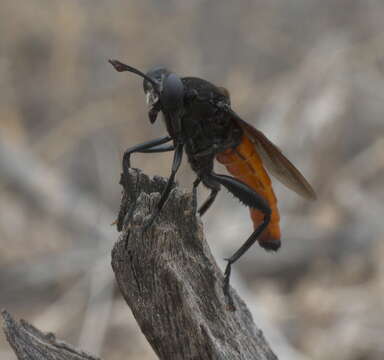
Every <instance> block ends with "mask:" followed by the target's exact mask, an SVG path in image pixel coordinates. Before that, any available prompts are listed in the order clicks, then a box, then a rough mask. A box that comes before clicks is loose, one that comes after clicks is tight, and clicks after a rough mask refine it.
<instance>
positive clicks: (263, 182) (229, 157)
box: [216, 135, 280, 250]
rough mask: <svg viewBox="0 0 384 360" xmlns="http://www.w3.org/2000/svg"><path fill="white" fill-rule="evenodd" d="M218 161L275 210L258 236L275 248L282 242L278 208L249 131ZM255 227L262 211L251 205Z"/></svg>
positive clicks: (269, 246)
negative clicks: (248, 135) (249, 136)
mask: <svg viewBox="0 0 384 360" xmlns="http://www.w3.org/2000/svg"><path fill="white" fill-rule="evenodd" d="M216 159H217V161H219V162H220V163H222V164H223V165H225V167H226V168H227V170H228V171H229V173H231V174H232V175H233V176H234V177H235V178H236V179H238V180H241V181H242V182H244V183H246V184H247V185H248V186H250V187H251V188H252V189H253V190H255V191H256V192H257V193H258V194H259V195H261V196H262V197H263V198H264V199H265V200H266V201H267V202H268V204H269V206H270V208H271V210H272V213H271V221H270V223H269V225H268V227H267V228H266V229H265V230H264V231H263V233H262V234H261V235H260V236H259V239H258V241H259V244H260V245H261V246H263V247H265V248H267V249H275V250H276V248H278V247H279V244H280V226H279V220H280V215H279V209H278V208H277V199H276V196H275V193H274V192H273V188H272V184H271V179H270V178H269V176H268V174H267V172H266V171H265V169H264V166H263V163H262V161H261V158H260V156H259V155H258V154H257V152H256V151H255V148H254V145H253V144H252V142H251V141H250V140H249V138H248V137H247V136H246V135H243V139H242V141H241V143H240V144H239V145H238V146H237V147H236V148H235V149H228V150H225V151H223V152H222V153H219V154H217V155H216ZM250 213H251V218H252V221H253V225H254V228H255V229H256V228H257V227H258V226H259V225H260V224H261V222H262V221H263V218H264V215H263V213H262V212H261V211H259V210H256V209H250Z"/></svg>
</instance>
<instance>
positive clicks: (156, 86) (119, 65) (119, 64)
mask: <svg viewBox="0 0 384 360" xmlns="http://www.w3.org/2000/svg"><path fill="white" fill-rule="evenodd" d="M108 62H109V63H110V64H111V65H112V66H113V67H114V68H115V70H116V71H118V72H123V71H129V72H131V73H134V74H136V75H139V76H141V77H142V78H144V79H145V80H147V81H148V82H150V83H151V85H152V86H153V89H154V90H155V92H156V93H157V95H160V90H159V84H158V83H157V82H156V81H155V80H153V79H152V78H151V77H149V76H148V75H145V74H144V73H143V72H141V71H140V70H138V69H136V68H134V67H132V66H129V65H127V64H124V63H122V62H120V61H119V60H113V59H110V60H108Z"/></svg>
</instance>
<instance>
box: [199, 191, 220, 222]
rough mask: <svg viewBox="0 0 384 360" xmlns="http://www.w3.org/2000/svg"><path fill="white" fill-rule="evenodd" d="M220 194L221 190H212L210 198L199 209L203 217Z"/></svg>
mask: <svg viewBox="0 0 384 360" xmlns="http://www.w3.org/2000/svg"><path fill="white" fill-rule="evenodd" d="M218 192H219V189H212V190H211V193H210V194H209V196H208V199H207V200H205V201H204V203H203V204H202V205H201V206H200V208H199V215H200V216H203V215H204V214H205V212H206V211H207V210H208V209H209V208H210V207H211V205H212V204H213V202H214V201H215V199H216V196H217V194H218Z"/></svg>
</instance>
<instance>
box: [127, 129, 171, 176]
mask: <svg viewBox="0 0 384 360" xmlns="http://www.w3.org/2000/svg"><path fill="white" fill-rule="evenodd" d="M171 140H172V138H171V137H170V136H164V137H161V138H158V139H154V140H150V141H146V142H144V143H141V144H138V145H135V146H132V147H130V148H128V149H127V150H125V152H124V156H123V173H124V174H125V175H127V174H128V169H129V168H130V167H131V155H132V154H133V153H136V152H139V153H140V152H157V151H155V150H154V149H155V147H156V146H159V145H162V144H165V143H167V142H168V141H171ZM150 150H152V151H150ZM171 150H173V149H171ZM162 151H169V150H160V151H158V152H162Z"/></svg>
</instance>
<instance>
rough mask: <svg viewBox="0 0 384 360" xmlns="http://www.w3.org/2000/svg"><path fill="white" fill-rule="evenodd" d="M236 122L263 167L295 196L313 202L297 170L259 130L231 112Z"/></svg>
mask: <svg viewBox="0 0 384 360" xmlns="http://www.w3.org/2000/svg"><path fill="white" fill-rule="evenodd" d="M231 113H232V114H233V115H234V118H235V120H236V122H237V123H238V124H239V125H240V127H241V128H242V129H243V130H244V132H245V134H246V135H247V137H248V138H249V139H250V141H251V142H252V143H253V144H254V147H255V149H256V151H257V152H258V154H259V155H260V156H261V159H262V160H263V164H264V165H265V167H266V168H267V169H268V170H269V171H270V172H271V174H272V175H273V176H274V177H276V179H278V180H279V181H280V182H281V183H282V184H284V185H285V186H287V187H288V188H289V189H291V190H293V191H294V192H296V193H297V194H299V195H301V196H303V197H305V198H307V199H310V200H315V199H316V194H315V191H314V190H313V189H312V186H311V185H310V184H309V183H308V181H307V180H305V178H304V176H303V175H302V174H301V173H300V171H299V170H297V169H296V167H295V166H294V165H293V164H292V163H291V162H290V161H289V160H288V159H287V158H286V157H285V156H284V155H283V153H282V152H281V151H280V149H279V148H278V147H276V146H275V145H274V144H273V143H272V142H271V141H270V140H268V138H267V137H266V136H265V135H264V134H263V133H262V132H261V131H259V130H257V129H255V128H254V127H253V126H251V125H250V124H248V123H247V122H245V121H244V120H242V119H241V118H239V117H238V116H237V114H236V113H234V112H232V111H231Z"/></svg>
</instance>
